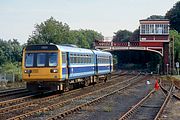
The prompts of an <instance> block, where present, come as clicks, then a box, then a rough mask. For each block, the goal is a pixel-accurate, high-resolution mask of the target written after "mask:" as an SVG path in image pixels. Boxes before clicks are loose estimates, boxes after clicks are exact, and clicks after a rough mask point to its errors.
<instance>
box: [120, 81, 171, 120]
mask: <svg viewBox="0 0 180 120" xmlns="http://www.w3.org/2000/svg"><path fill="white" fill-rule="evenodd" d="M166 87H167V84H166ZM165 91H166V95H165V94H164V93H163V91H160V90H158V91H155V89H153V90H152V91H151V92H149V94H147V95H146V96H145V97H144V98H143V99H141V100H140V101H139V102H138V103H137V104H135V105H133V106H132V107H131V109H129V110H128V111H127V112H126V113H124V115H122V116H121V117H120V118H119V120H126V119H132V120H133V119H154V120H158V118H159V116H160V115H161V113H162V111H163V109H164V107H165V106H166V104H167V102H168V101H169V99H170V97H171V94H172V91H173V84H171V86H170V87H169V89H168V91H167V89H165Z"/></svg>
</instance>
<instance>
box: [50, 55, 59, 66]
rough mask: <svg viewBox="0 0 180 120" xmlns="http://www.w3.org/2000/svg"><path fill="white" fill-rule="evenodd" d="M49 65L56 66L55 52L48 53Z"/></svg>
mask: <svg viewBox="0 0 180 120" xmlns="http://www.w3.org/2000/svg"><path fill="white" fill-rule="evenodd" d="M48 57H49V66H57V64H58V63H57V53H49V56H48Z"/></svg>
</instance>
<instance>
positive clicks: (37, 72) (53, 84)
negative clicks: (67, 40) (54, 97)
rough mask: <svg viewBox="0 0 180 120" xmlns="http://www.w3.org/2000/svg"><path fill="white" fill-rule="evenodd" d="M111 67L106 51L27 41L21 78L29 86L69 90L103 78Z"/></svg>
mask: <svg viewBox="0 0 180 120" xmlns="http://www.w3.org/2000/svg"><path fill="white" fill-rule="evenodd" d="M112 71H113V58H112V54H111V53H109V52H104V51H99V50H90V49H84V48H78V47H74V46H63V45H54V44H50V45H29V46H27V47H25V48H24V50H23V61H22V78H23V80H25V81H26V82H27V88H28V89H29V90H32V91H34V90H36V91H37V90H69V89H72V88H73V87H74V85H77V84H82V85H85V86H88V85H89V84H91V83H96V82H99V81H101V80H104V81H106V80H107V79H108V78H110V76H111V72H112Z"/></svg>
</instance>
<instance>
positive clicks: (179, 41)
mask: <svg viewBox="0 0 180 120" xmlns="http://www.w3.org/2000/svg"><path fill="white" fill-rule="evenodd" d="M170 38H174V51H175V62H177V61H178V62H180V34H179V33H178V32H177V31H176V30H170Z"/></svg>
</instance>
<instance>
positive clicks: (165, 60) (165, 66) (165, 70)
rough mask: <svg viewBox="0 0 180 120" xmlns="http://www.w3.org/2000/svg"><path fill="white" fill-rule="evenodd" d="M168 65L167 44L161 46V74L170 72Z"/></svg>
mask: <svg viewBox="0 0 180 120" xmlns="http://www.w3.org/2000/svg"><path fill="white" fill-rule="evenodd" d="M169 69H170V65H169V42H168V43H164V44H163V74H166V75H167V74H168V73H169V72H170V71H169Z"/></svg>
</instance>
